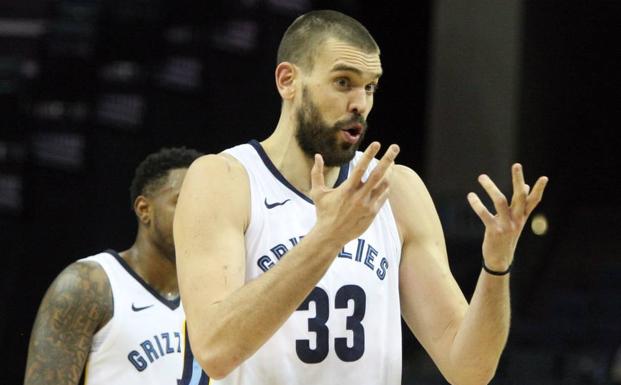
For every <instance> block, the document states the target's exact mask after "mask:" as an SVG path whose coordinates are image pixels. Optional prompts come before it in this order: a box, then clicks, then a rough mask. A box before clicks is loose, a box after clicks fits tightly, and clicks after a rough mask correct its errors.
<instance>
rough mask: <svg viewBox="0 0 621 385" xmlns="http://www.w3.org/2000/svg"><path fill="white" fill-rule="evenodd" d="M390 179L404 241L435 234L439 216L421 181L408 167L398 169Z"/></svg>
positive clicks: (392, 204)
mask: <svg viewBox="0 0 621 385" xmlns="http://www.w3.org/2000/svg"><path fill="white" fill-rule="evenodd" d="M390 178H391V179H390V195H389V200H390V205H391V207H392V210H393V214H394V216H395V220H396V221H397V225H398V227H399V230H400V232H401V234H402V237H403V236H406V235H408V234H409V235H410V236H414V235H416V236H418V235H421V236H422V235H424V234H426V233H428V232H429V231H431V230H432V229H433V231H436V230H437V229H438V225H439V220H438V215H437V212H436V208H435V205H434V203H433V200H432V199H431V195H430V194H429V191H428V190H427V186H425V183H424V182H423V180H422V179H421V177H420V176H419V175H418V174H417V173H416V172H415V171H414V170H412V169H411V168H409V167H407V166H403V165H395V166H394V167H393V171H392V174H391V176H390Z"/></svg>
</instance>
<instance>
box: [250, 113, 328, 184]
mask: <svg viewBox="0 0 621 385" xmlns="http://www.w3.org/2000/svg"><path fill="white" fill-rule="evenodd" d="M284 115H285V114H281V117H280V120H279V122H278V125H277V126H276V129H275V130H274V132H273V133H272V135H270V137H269V138H267V139H265V140H264V141H262V142H261V145H262V146H263V149H264V150H265V153H266V154H267V156H269V158H270V160H271V161H272V163H274V166H276V168H277V169H278V171H280V173H281V174H282V175H283V176H284V177H285V178H286V179H287V180H288V181H289V183H291V184H292V185H293V186H294V187H295V188H297V189H298V190H299V191H301V192H302V193H304V194H307V195H308V193H309V192H310V190H311V169H312V168H313V165H314V163H315V161H314V159H313V156H308V155H307V154H305V153H304V152H303V151H302V149H301V148H300V146H299V144H298V141H297V139H296V138H295V124H294V122H293V119H292V118H290V119H286V118H285V117H284ZM339 170H340V168H339V167H324V178H325V181H326V186H333V185H334V183H335V182H336V179H337V178H338V174H339Z"/></svg>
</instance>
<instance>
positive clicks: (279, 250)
mask: <svg viewBox="0 0 621 385" xmlns="http://www.w3.org/2000/svg"><path fill="white" fill-rule="evenodd" d="M270 251H271V252H272V254H274V256H275V257H276V258H277V259H278V260H280V258H282V256H283V255H285V254H287V251H289V249H287V246H285V245H283V244H282V243H279V244H277V245H276V246H274V247H272V248H271V249H270Z"/></svg>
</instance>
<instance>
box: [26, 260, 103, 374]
mask: <svg viewBox="0 0 621 385" xmlns="http://www.w3.org/2000/svg"><path fill="white" fill-rule="evenodd" d="M112 313H113V305H112V290H111V289H110V284H109V282H108V278H107V276H106V274H105V272H104V271H103V269H102V268H101V267H100V266H99V265H98V264H96V263H94V262H76V263H73V264H71V265H70V266H69V267H67V268H66V269H65V270H64V271H63V272H62V273H60V275H59V276H58V277H57V278H56V280H55V281H54V282H53V283H52V285H51V286H50V288H49V289H48V291H47V293H46V294H45V296H44V297H43V301H42V302H41V305H40V306H39V312H38V313H37V318H36V320H35V323H34V326H33V329H32V334H31V336H30V345H29V347H28V362H27V364H26V379H25V381H24V384H25V385H39V384H58V385H77V384H78V382H79V381H80V376H81V375H82V371H83V369H84V365H85V364H86V360H87V358H88V354H89V352H90V348H91V343H92V341H93V335H94V334H95V333H96V332H97V330H99V329H100V328H101V327H102V326H103V325H105V324H106V323H107V322H108V321H109V320H110V318H111V317H112Z"/></svg>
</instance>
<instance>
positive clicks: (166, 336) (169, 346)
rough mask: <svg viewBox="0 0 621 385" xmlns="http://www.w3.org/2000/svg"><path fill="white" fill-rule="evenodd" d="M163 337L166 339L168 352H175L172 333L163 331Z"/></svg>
mask: <svg viewBox="0 0 621 385" xmlns="http://www.w3.org/2000/svg"><path fill="white" fill-rule="evenodd" d="M162 338H163V339H164V340H165V341H166V354H170V353H174V352H175V349H173V347H172V346H171V345H170V334H169V333H162Z"/></svg>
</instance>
